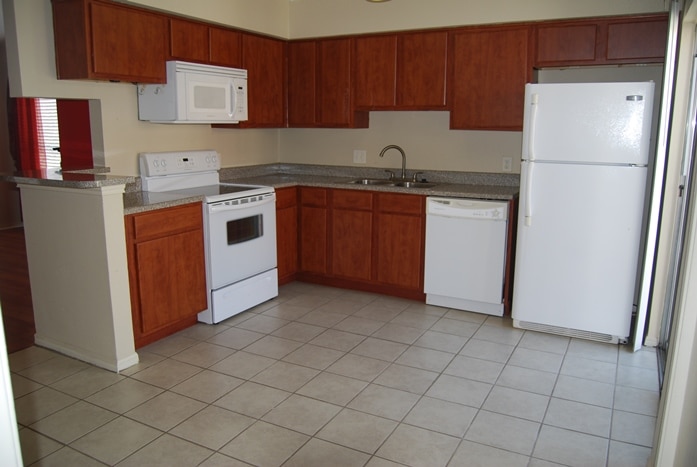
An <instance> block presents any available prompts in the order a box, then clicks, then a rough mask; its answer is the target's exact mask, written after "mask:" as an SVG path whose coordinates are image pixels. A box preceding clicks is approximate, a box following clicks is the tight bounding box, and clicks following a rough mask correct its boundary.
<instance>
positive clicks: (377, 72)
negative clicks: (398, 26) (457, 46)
mask: <svg viewBox="0 0 697 467" xmlns="http://www.w3.org/2000/svg"><path fill="white" fill-rule="evenodd" d="M354 41H355V46H354V63H355V68H354V81H355V86H354V102H355V105H356V108H359V109H366V110H367V109H376V110H377V109H386V110H388V109H389V110H391V109H394V110H410V109H413V110H418V109H421V110H427V109H443V108H445V106H446V92H445V83H446V79H445V76H446V72H447V57H448V33H447V32H446V31H416V32H408V33H396V34H384V35H374V36H360V37H357V38H355V40H354Z"/></svg>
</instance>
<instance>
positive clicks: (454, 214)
mask: <svg viewBox="0 0 697 467" xmlns="http://www.w3.org/2000/svg"><path fill="white" fill-rule="evenodd" d="M507 220H508V203H506V202H501V201H485V200H475V199H457V198H436V197H428V198H426V261H425V271H424V292H425V293H426V303H428V304H430V305H438V306H444V307H448V308H456V309H459V310H467V311H474V312H477V313H487V314H490V315H497V316H501V315H503V311H504V303H503V287H504V280H505V264H506V232H507V224H508V222H507Z"/></svg>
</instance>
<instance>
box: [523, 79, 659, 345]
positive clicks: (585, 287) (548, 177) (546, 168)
mask: <svg viewBox="0 0 697 467" xmlns="http://www.w3.org/2000/svg"><path fill="white" fill-rule="evenodd" d="M653 91H654V84H653V83H652V82H636V83H564V84H528V85H527V86H526V90H525V114H524V115H525V118H524V124H523V146H522V166H521V182H520V202H519V211H518V226H517V227H518V229H517V242H516V258H515V273H514V283H513V287H514V289H513V302H512V306H511V314H512V318H513V325H514V326H516V327H519V328H524V329H534V330H540V331H545V332H551V333H556V334H562V335H567V336H574V337H581V338H587V339H593V340H600V341H605V342H624V341H626V340H627V339H628V337H629V336H630V327H631V320H632V310H633V306H634V297H635V285H636V278H637V269H638V267H639V266H640V244H641V237H642V225H643V215H644V199H645V192H646V184H647V176H648V161H649V153H650V132H651V112H652V107H653Z"/></svg>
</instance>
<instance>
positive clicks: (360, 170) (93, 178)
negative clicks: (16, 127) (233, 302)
mask: <svg viewBox="0 0 697 467" xmlns="http://www.w3.org/2000/svg"><path fill="white" fill-rule="evenodd" d="M413 174H414V171H412V170H410V171H408V172H407V176H408V177H409V178H411V177H412V176H413ZM362 178H374V179H382V180H387V178H388V176H387V174H385V171H384V170H383V169H378V168H372V167H342V166H324V165H308V164H284V163H277V164H266V165H255V166H246V167H230V168H223V169H220V181H221V182H222V183H239V184H249V185H267V186H273V187H274V188H285V187H292V186H314V187H322V188H341V189H347V190H369V191H382V192H392V193H410V194H416V195H422V196H443V197H453V198H477V199H494V200H509V199H513V198H515V197H516V196H517V195H518V190H519V186H518V181H519V175H518V174H495V173H479V172H453V171H424V173H419V174H418V175H417V179H418V180H419V181H428V182H429V183H432V184H433V186H431V187H428V188H421V187H420V188H405V187H398V186H390V185H361V184H352V183H350V182H351V181H352V180H357V179H362ZM2 179H3V180H6V181H10V182H15V183H20V184H26V185H39V186H51V187H60V188H77V189H89V188H99V187H104V186H111V185H125V186H126V188H125V193H124V196H123V199H124V214H134V213H137V212H144V211H150V210H153V209H161V208H165V207H170V206H176V205H181V204H187V203H194V202H201V201H203V195H200V194H197V193H196V189H190V190H182V191H173V192H166V193H152V192H146V191H142V189H141V184H140V177H137V176H132V175H112V174H110V173H109V168H108V167H98V168H89V169H84V170H70V171H61V170H58V169H47V170H36V171H23V172H17V173H15V174H13V175H2Z"/></svg>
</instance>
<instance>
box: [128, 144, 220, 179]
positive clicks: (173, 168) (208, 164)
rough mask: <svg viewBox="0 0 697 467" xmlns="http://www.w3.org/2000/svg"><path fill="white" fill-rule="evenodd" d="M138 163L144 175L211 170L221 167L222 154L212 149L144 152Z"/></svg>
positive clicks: (141, 173) (153, 175)
mask: <svg viewBox="0 0 697 467" xmlns="http://www.w3.org/2000/svg"><path fill="white" fill-rule="evenodd" d="M138 163H139V165H140V175H141V176H144V177H155V176H162V175H176V174H185V173H199V172H211V171H217V170H219V169H220V155H219V154H218V153H217V152H215V151H212V150H205V151H178V152H142V153H140V154H139V155H138Z"/></svg>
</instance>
